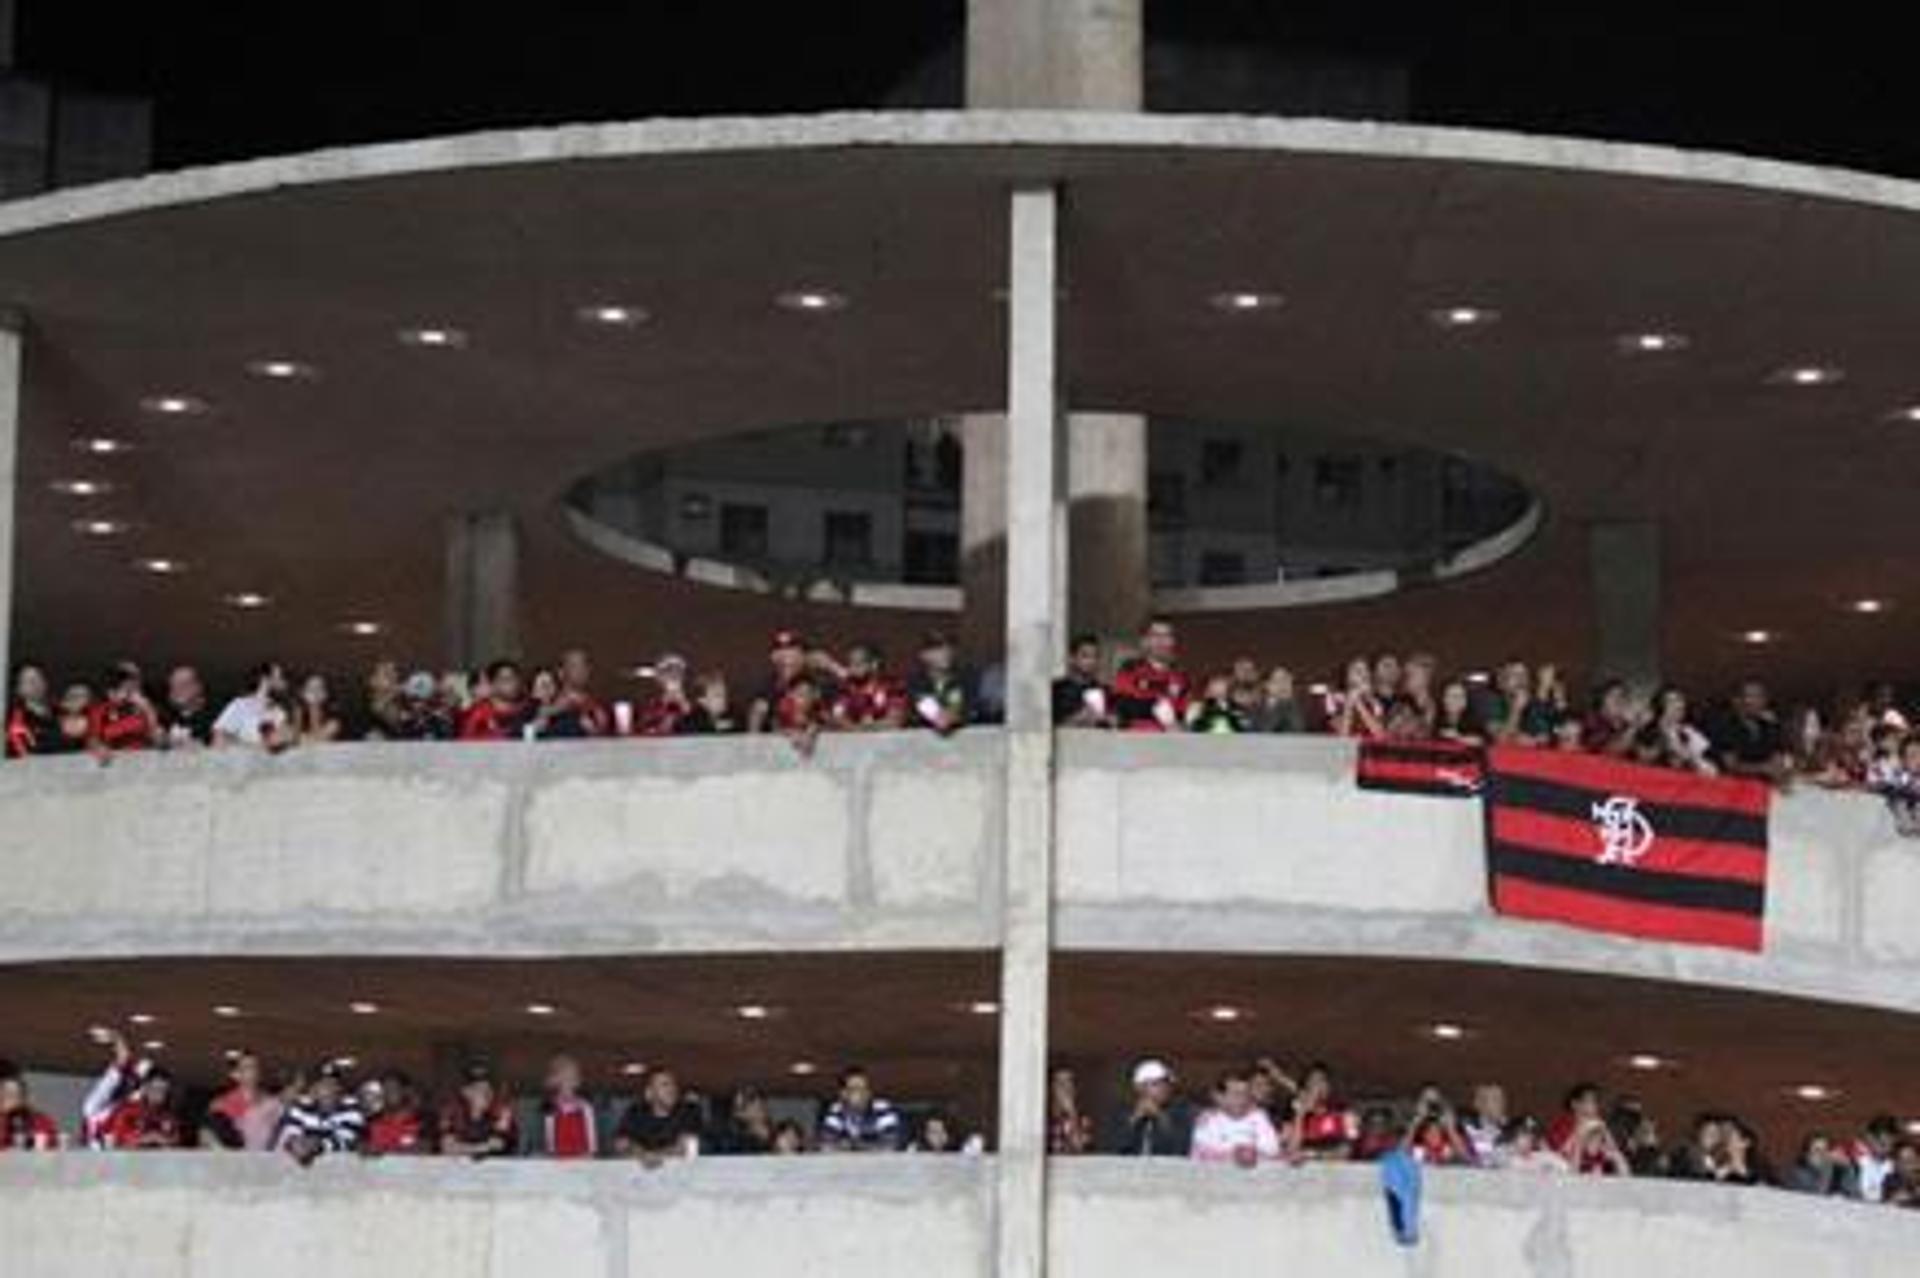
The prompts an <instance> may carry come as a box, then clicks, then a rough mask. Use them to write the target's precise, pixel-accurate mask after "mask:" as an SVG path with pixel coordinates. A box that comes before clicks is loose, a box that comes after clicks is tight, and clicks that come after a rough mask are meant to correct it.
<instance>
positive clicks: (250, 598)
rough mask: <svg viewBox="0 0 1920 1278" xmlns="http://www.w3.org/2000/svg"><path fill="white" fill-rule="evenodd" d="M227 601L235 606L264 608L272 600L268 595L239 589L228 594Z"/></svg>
mask: <svg viewBox="0 0 1920 1278" xmlns="http://www.w3.org/2000/svg"><path fill="white" fill-rule="evenodd" d="M226 598H227V602H228V603H230V604H232V605H233V606H234V607H236V608H249V609H251V608H264V607H266V606H267V605H268V604H270V603H272V602H273V599H272V598H271V597H270V596H267V595H263V594H259V593H257V592H255V591H252V590H241V591H236V592H235V593H233V594H231V595H228V596H227V597H226Z"/></svg>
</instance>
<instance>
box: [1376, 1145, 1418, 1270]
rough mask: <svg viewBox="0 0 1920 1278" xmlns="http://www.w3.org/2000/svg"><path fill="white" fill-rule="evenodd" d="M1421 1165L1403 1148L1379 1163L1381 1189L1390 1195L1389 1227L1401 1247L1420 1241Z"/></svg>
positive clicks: (1388, 1206)
mask: <svg viewBox="0 0 1920 1278" xmlns="http://www.w3.org/2000/svg"><path fill="white" fill-rule="evenodd" d="M1420 1178H1421V1173H1420V1164H1419V1162H1418V1161H1417V1160H1416V1159H1415V1158H1414V1157H1413V1155H1412V1154H1409V1153H1408V1152H1407V1151H1406V1150H1404V1149H1396V1150H1393V1151H1392V1152H1391V1153H1389V1154H1387V1156H1386V1157H1384V1158H1382V1159H1381V1160H1380V1188H1381V1189H1382V1190H1384V1191H1385V1192H1386V1196H1387V1227H1388V1228H1389V1229H1391V1230H1392V1231H1393V1240H1394V1241H1395V1242H1397V1243H1399V1244H1400V1245H1401V1246H1402V1247H1412V1246H1414V1245H1415V1244H1417V1243H1418V1242H1419V1241H1420Z"/></svg>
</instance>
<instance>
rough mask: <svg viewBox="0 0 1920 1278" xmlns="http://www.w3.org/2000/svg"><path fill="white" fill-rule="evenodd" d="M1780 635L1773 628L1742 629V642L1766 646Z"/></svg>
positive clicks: (1757, 646) (1760, 646) (1758, 646)
mask: <svg viewBox="0 0 1920 1278" xmlns="http://www.w3.org/2000/svg"><path fill="white" fill-rule="evenodd" d="M1779 637H1780V636H1779V635H1778V634H1776V633H1774V632H1773V631H1771V630H1742V631H1741V632H1740V642H1741V643H1744V644H1751V645H1753V646H1754V647H1756V648H1762V647H1765V646H1766V645H1767V644H1770V643H1772V642H1773V641H1774V640H1775V639H1778V638H1779Z"/></svg>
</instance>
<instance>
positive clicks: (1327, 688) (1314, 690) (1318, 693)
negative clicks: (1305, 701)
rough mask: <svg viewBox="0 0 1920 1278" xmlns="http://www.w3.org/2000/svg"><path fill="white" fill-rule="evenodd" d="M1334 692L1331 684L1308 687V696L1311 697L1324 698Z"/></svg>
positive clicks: (1309, 685)
mask: <svg viewBox="0 0 1920 1278" xmlns="http://www.w3.org/2000/svg"><path fill="white" fill-rule="evenodd" d="M1332 691H1333V687H1332V685H1330V684H1324V683H1310V684H1308V685H1307V695H1308V696H1310V697H1324V696H1326V695H1327V694H1328V693H1330V692H1332Z"/></svg>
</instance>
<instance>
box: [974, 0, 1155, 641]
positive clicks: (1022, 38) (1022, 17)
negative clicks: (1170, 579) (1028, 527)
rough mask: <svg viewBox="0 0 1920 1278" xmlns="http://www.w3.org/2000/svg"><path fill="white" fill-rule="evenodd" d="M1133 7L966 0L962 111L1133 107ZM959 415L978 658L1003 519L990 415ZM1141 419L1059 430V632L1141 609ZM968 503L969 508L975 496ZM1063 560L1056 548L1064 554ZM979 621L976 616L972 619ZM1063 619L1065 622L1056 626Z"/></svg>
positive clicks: (996, 581) (1114, 2)
mask: <svg viewBox="0 0 1920 1278" xmlns="http://www.w3.org/2000/svg"><path fill="white" fill-rule="evenodd" d="M1142 13H1143V0H969V3H968V5H967V105H968V106H969V107H976V108H1030V109H1049V110H1091V111H1138V110H1139V109H1140V108H1141V104H1142V101H1143V96H1144V84H1145V79H1144V74H1143V69H1142V68H1143V57H1144V54H1143V50H1144V46H1145V36H1144V31H1145V23H1144V18H1143V16H1142ZM978 420H979V425H977V426H976V425H975V424H974V419H969V422H968V428H967V429H966V431H965V432H963V440H964V445H965V452H966V462H967V469H968V471H969V472H970V473H971V472H975V471H979V472H983V473H984V474H985V475H987V476H988V478H983V479H982V480H981V481H980V487H976V485H975V483H974V481H972V480H968V481H967V484H966V487H965V489H964V491H963V493H962V496H961V525H962V530H961V538H960V547H961V569H960V574H961V575H960V581H961V595H962V597H963V600H964V606H965V608H966V610H967V613H968V614H969V615H968V618H967V620H966V621H965V622H964V623H963V624H962V627H961V632H962V638H963V640H965V639H967V638H969V637H971V639H972V642H973V646H977V647H979V648H980V656H981V657H982V659H990V658H991V648H988V647H984V646H983V645H987V644H989V643H992V644H995V645H997V637H998V633H999V624H998V623H999V621H1000V618H999V616H998V615H997V608H995V607H993V606H990V605H988V604H987V603H986V601H987V600H989V599H995V600H997V599H998V598H999V596H1000V594H1001V592H1002V589H1003V581H1002V578H1001V577H1000V576H999V575H998V574H999V573H1000V572H1001V571H1003V568H1002V564H1003V563H1004V558H1003V552H1002V551H1001V550H1000V548H999V546H998V543H999V541H1000V539H1001V537H1002V535H1003V532H1004V527H1005V513H1004V512H1003V511H998V510H996V509H994V508H993V506H992V501H991V498H989V497H986V496H985V495H984V493H983V489H984V488H986V487H987V486H991V487H993V488H995V489H997V487H998V481H997V480H996V479H993V478H991V476H993V475H997V473H998V471H999V469H1000V468H1001V467H1003V466H1004V465H1005V464H1006V463H1005V455H1004V451H1003V450H1004V448H1005V445H1004V443H1003V442H1001V440H1002V434H1003V433H1002V432H1001V431H1000V430H999V429H998V426H997V419H995V418H981V419H978ZM1146 441H1147V422H1146V419H1145V418H1144V417H1139V416H1131V415H1122V414H1086V415H1080V414H1076V415H1074V416H1073V417H1071V418H1070V419H1069V425H1068V430H1067V448H1066V459H1065V461H1066V470H1067V474H1068V476H1069V486H1070V491H1071V492H1072V494H1073V513H1072V518H1071V520H1070V525H1071V529H1070V533H1069V534H1068V536H1069V541H1070V544H1071V545H1072V547H1073V552H1072V554H1073V561H1074V564H1075V565H1076V567H1075V570H1074V572H1073V575H1072V578H1071V581H1072V587H1071V598H1070V600H1069V603H1070V607H1069V610H1068V613H1067V614H1066V618H1063V619H1062V622H1061V625H1060V626H1059V631H1060V634H1059V638H1060V639H1061V640H1062V645H1061V646H1063V647H1064V640H1065V638H1066V635H1067V634H1068V633H1069V631H1071V630H1092V631H1095V632H1097V633H1100V634H1102V635H1106V636H1108V637H1110V638H1111V637H1118V636H1122V635H1124V636H1129V637H1130V636H1132V635H1133V634H1135V633H1136V632H1137V630H1138V628H1139V626H1140V623H1141V622H1143V621H1144V620H1146V616H1147V613H1148V611H1149V610H1150V608H1151V607H1152V592H1151V581H1150V573H1149V568H1148V562H1147V442H1146ZM977 495H978V498H979V499H978V502H977V505H976V496H977ZM1063 553H1064V551H1063ZM975 613H978V614H980V616H979V618H978V620H975V618H974V616H973V614H975ZM1067 618H1070V619H1071V620H1070V623H1069V621H1068V620H1067Z"/></svg>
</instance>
